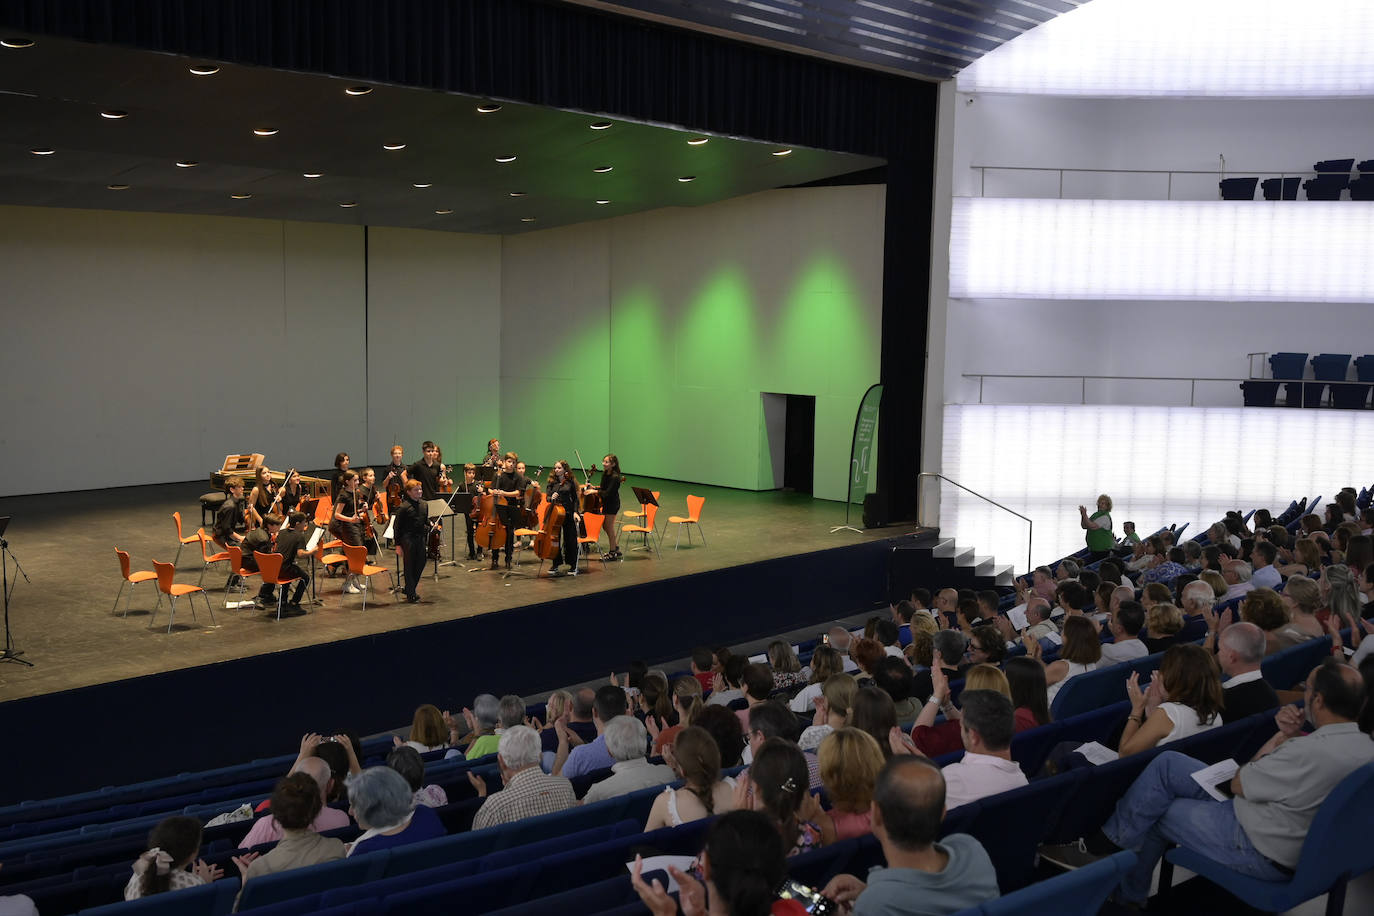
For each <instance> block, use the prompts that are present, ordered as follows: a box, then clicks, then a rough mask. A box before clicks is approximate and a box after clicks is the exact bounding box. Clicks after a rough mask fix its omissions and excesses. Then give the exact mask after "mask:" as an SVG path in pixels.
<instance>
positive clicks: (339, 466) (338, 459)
mask: <svg viewBox="0 0 1374 916" xmlns="http://www.w3.org/2000/svg"><path fill="white" fill-rule="evenodd" d="M347 472H348V452H339V454H337V455H335V456H334V476H333V477H331V478H329V500H330V502H334V501H337V500H338V498H339V486H340V485H341V484H342V483H343V475H344V474H345V473H347Z"/></svg>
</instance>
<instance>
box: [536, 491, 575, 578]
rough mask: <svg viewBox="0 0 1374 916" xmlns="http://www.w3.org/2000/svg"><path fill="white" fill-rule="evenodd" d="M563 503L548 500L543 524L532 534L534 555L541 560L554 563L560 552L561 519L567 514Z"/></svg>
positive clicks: (556, 561)
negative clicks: (536, 532) (537, 531)
mask: <svg viewBox="0 0 1374 916" xmlns="http://www.w3.org/2000/svg"><path fill="white" fill-rule="evenodd" d="M567 514H568V513H567V510H566V509H564V508H563V504H562V503H559V502H555V501H554V500H549V508H548V510H547V511H545V512H544V524H543V525H541V526H540V528H539V533H538V534H536V535H535V536H534V555H535V556H537V557H539V559H541V560H549V561H551V562H553V563H554V564H555V565H556V564H557V563H558V557H559V554H560V553H561V552H562V549H563V548H562V546H561V544H560V541H561V539H562V534H563V519H564V518H565V517H566V516H567Z"/></svg>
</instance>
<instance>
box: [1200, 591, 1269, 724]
mask: <svg viewBox="0 0 1374 916" xmlns="http://www.w3.org/2000/svg"><path fill="white" fill-rule="evenodd" d="M1215 619H1216V618H1215V615H1212V616H1211V617H1209V618H1208V630H1207V641H1206V645H1207V646H1211V645H1212V644H1213V643H1215V645H1216V647H1217V664H1218V665H1220V666H1221V673H1222V674H1223V675H1225V677H1226V680H1224V681H1222V683H1221V688H1222V693H1223V695H1224V696H1225V701H1224V702H1225V705H1224V706H1223V708H1222V713H1221V719H1222V721H1223V722H1235V721H1236V720H1237V719H1244V718H1245V717H1246V716H1252V715H1254V714H1255V713H1257V712H1267V711H1269V710H1271V709H1275V708H1277V707H1278V705H1279V697H1278V694H1276V693H1275V692H1274V688H1273V687H1271V686H1270V685H1269V682H1268V681H1266V680H1265V679H1264V677H1263V676H1262V675H1261V673H1260V662H1261V661H1263V660H1264V649H1265V645H1264V631H1263V630H1261V629H1260V628H1259V627H1257V626H1255V625H1254V624H1253V623H1246V622H1244V621H1242V622H1241V623H1233V624H1231V625H1230V626H1229V627H1227V628H1226V629H1224V630H1222V631H1221V634H1220V636H1218V635H1217V632H1216V630H1215V629H1213V627H1214V626H1215V625H1216V624H1215Z"/></svg>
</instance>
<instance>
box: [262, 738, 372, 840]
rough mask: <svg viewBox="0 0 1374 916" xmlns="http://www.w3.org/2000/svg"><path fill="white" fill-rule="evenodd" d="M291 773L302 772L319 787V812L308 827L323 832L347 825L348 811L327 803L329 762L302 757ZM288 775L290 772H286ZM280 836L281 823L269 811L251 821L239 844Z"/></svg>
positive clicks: (278, 837)
mask: <svg viewBox="0 0 1374 916" xmlns="http://www.w3.org/2000/svg"><path fill="white" fill-rule="evenodd" d="M291 772H292V773H304V774H306V775H307V776H309V777H310V778H311V779H313V780H315V784H316V785H318V786H319V787H320V802H321V807H320V813H319V814H317V815H315V820H314V821H313V822H312V823H311V824H310V829H311V830H313V831H315V832H316V833H323V832H324V831H326V830H335V829H337V828H339V827H347V826H348V812H346V811H340V810H339V809H338V808H331V807H329V804H328V798H329V796H328V794H327V793H328V791H329V779H330V771H329V764H327V763H325V762H324V760H322V759H321V758H319V757H303V758H301V759H300V760H298V761H296V765H295V766H293V767H292V768H291ZM287 775H290V774H287ZM281 838H282V829H281V824H279V823H277V819H276V818H275V817H273V816H272V815H271V813H270V812H269V813H268V814H267V815H266V816H265V817H260V818H258V819H257V820H256V821H254V822H253V828H252V829H251V830H249V831H248V835H247V836H246V837H244V838H243V842H242V843H241V844H240V845H239V848H240V849H248V848H249V847H251V846H256V845H258V844H259V843H275V842H276V841H277V840H280V839H281Z"/></svg>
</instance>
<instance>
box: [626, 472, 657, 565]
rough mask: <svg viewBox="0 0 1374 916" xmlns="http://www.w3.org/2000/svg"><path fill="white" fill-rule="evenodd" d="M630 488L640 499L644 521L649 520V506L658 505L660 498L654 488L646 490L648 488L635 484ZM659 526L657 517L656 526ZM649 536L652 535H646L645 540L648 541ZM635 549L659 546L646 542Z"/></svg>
mask: <svg viewBox="0 0 1374 916" xmlns="http://www.w3.org/2000/svg"><path fill="white" fill-rule="evenodd" d="M630 489H631V490H633V491H634V494H635V499H637V500H639V509H640V511H641V512H643V513H644V521H646V522H647V521H648V520H649V506H657V505H658V499H657V498H656V497H655V496H654V492H653V491H652V490H646V489H644V488H643V487H633V486H632V487H630ZM657 527H658V520H657V519H655V520H654V528H657ZM657 533H658V532H657V531H655V532H654V534H657ZM649 537H650V535H648V534H646V535H644V540H645V541H646V542H647V541H648V540H649ZM634 549H635V550H657V549H658V548H656V547H654V546H653V545H652V544H649V543H645V544H641V545H640V546H639V547H636V548H634Z"/></svg>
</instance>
